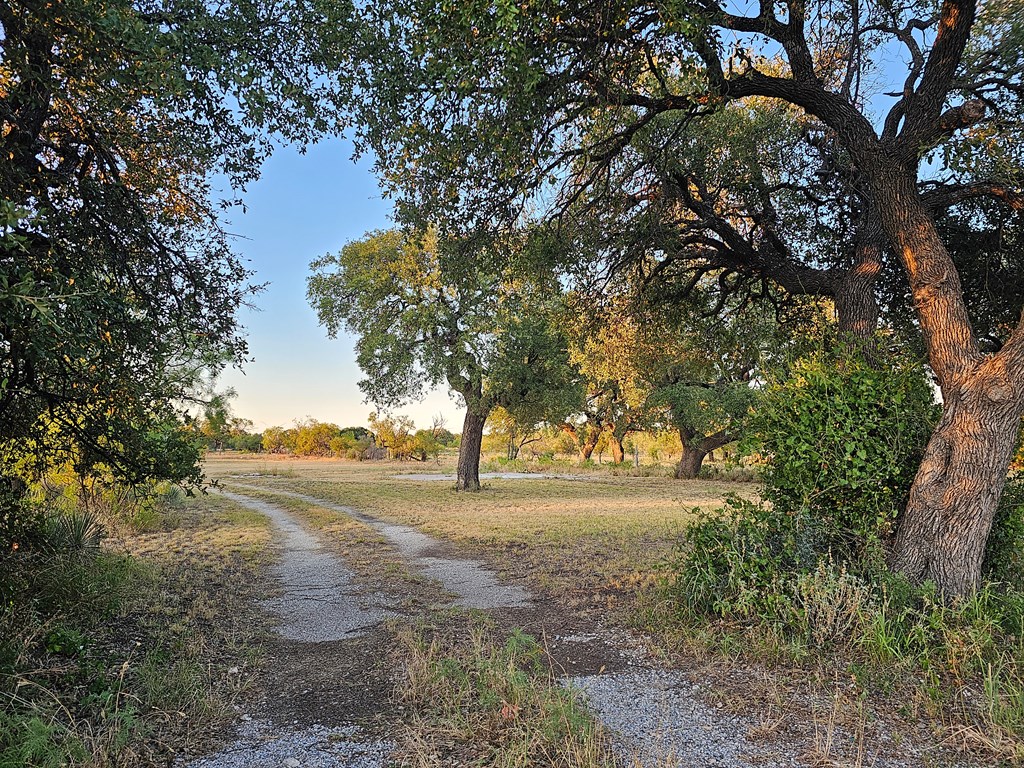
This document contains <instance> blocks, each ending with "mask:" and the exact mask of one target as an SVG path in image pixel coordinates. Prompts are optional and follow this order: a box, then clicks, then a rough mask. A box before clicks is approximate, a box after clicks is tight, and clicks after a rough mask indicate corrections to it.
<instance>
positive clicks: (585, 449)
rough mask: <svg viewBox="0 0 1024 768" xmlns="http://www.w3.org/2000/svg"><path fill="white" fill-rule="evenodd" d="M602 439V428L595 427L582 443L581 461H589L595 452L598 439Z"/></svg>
mask: <svg viewBox="0 0 1024 768" xmlns="http://www.w3.org/2000/svg"><path fill="white" fill-rule="evenodd" d="M600 439H601V430H599V429H595V430H594V431H593V432H592V433H591V434H589V435H587V439H586V440H585V441H584V442H583V443H582V444H581V445H580V461H587V460H588V459H589V458H590V457H591V456H593V454H594V448H596V447H597V441H598V440H600Z"/></svg>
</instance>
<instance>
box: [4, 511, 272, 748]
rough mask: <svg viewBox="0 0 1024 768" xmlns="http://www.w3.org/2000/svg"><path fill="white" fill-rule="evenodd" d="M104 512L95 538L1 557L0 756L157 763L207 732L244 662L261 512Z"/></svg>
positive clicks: (198, 742) (251, 638)
mask: <svg viewBox="0 0 1024 768" xmlns="http://www.w3.org/2000/svg"><path fill="white" fill-rule="evenodd" d="M107 511H108V513H111V514H108V515H107V516H106V517H105V518H104V519H103V523H104V525H105V528H106V529H107V532H108V536H107V537H106V539H105V540H104V541H103V543H102V546H101V547H100V548H99V549H98V550H94V549H90V548H87V549H85V550H80V551H74V550H69V551H64V552H60V553H53V552H41V551H32V552H30V551H24V552H23V553H22V554H23V556H21V557H19V556H18V552H15V553H12V556H10V557H8V558H7V560H6V561H5V566H6V569H7V570H6V571H5V574H4V579H3V583H4V589H5V595H4V597H5V604H4V606H3V608H2V609H0V637H2V641H0V766H3V768H8V767H10V768H14V766H18V768H21V767H22V766H27V765H31V766H39V767H40V768H49V767H50V766H53V767H54V768H56V767H57V766H89V767H91V766H141V765H151V764H166V763H167V762H168V761H169V760H171V759H173V756H174V755H175V754H179V753H182V752H191V751H194V750H197V749H199V748H201V747H202V746H203V744H204V743H206V742H209V741H210V740H211V739H214V738H215V737H216V733H217V730H218V726H220V725H221V724H223V723H224V722H226V721H227V718H229V717H230V715H231V714H232V709H231V704H232V702H234V701H235V700H236V699H237V697H238V696H239V694H240V693H241V692H242V691H243V690H244V689H245V688H246V686H247V685H248V684H249V682H250V680H251V677H252V673H253V671H254V669H255V667H256V665H257V664H258V661H259V643H260V638H261V636H262V633H263V631H264V630H263V627H262V625H261V622H260V620H259V618H258V614H257V613H256V612H255V606H254V604H253V599H254V597H255V596H256V586H255V585H256V583H257V580H256V574H257V571H258V569H259V568H260V566H261V563H262V562H263V559H264V556H265V547H266V545H267V542H268V541H269V532H268V527H267V523H266V520H265V519H264V518H263V517H262V516H259V515H256V514H253V513H251V512H249V511H247V510H245V509H242V508H240V507H238V506H236V505H234V504H232V503H230V502H228V501H226V500H224V499H222V498H216V497H212V496H210V497H200V498H196V499H185V498H181V497H178V496H177V495H172V496H170V497H168V498H165V499H164V500H163V501H161V502H158V503H157V504H156V505H152V506H150V505H147V506H146V507H145V508H144V509H142V510H140V509H133V510H130V513H127V514H121V512H123V510H117V509H113V510H107Z"/></svg>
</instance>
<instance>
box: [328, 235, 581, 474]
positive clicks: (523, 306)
mask: <svg viewBox="0 0 1024 768" xmlns="http://www.w3.org/2000/svg"><path fill="white" fill-rule="evenodd" d="M468 245H469V244H467V243H465V242H452V241H445V240H444V239H443V238H441V237H439V235H438V234H437V232H436V231H434V230H427V231H426V232H419V233H414V234H408V233H404V232H401V231H398V230H389V231H385V232H375V233H370V234H368V235H367V236H366V237H365V238H363V239H362V240H358V241H355V242H351V243H349V244H347V245H346V246H345V247H344V248H342V250H341V252H340V253H338V254H333V255H328V256H324V257H323V258H321V259H318V260H317V261H315V262H313V264H312V265H311V269H312V271H313V274H312V275H311V276H310V278H309V282H308V286H309V288H308V296H309V300H310V302H311V303H312V305H313V307H314V309H316V312H317V315H318V316H319V318H320V322H321V324H322V325H323V326H325V328H326V329H327V332H328V334H329V335H330V336H332V337H333V336H336V335H337V334H338V332H339V331H341V330H342V329H347V330H348V331H350V332H352V333H353V334H354V335H355V336H356V359H357V362H358V364H359V367H360V369H361V370H362V371H363V373H364V378H363V379H362V380H361V381H360V382H359V386H360V388H361V389H362V390H363V392H364V393H365V394H366V396H367V398H368V399H369V400H370V401H371V402H373V403H375V404H377V405H379V406H381V407H385V408H393V407H397V406H399V405H401V404H404V403H406V402H408V401H410V400H415V399H418V398H419V397H421V396H422V395H423V394H424V393H425V392H426V391H427V390H428V388H430V387H434V386H437V385H440V384H446V385H447V386H448V387H449V388H450V389H451V390H452V391H454V392H456V393H458V394H459V395H460V396H461V397H462V399H463V400H464V401H465V404H466V409H467V414H466V423H465V425H464V428H463V432H462V441H461V443H460V470H459V473H460V474H459V485H460V487H468V488H474V487H479V477H478V474H479V455H480V439H481V436H482V432H483V427H484V423H485V421H486V419H487V416H488V414H489V413H490V412H491V411H492V410H493V409H494V408H495V407H498V406H502V407H504V408H506V409H508V410H510V411H513V412H517V413H520V414H521V415H522V416H523V418H527V416H526V413H527V412H528V411H538V410H541V411H546V410H549V408H550V405H549V403H550V401H551V400H552V399H557V398H558V397H559V396H560V393H564V392H572V391H573V390H572V384H573V374H572V371H571V369H570V368H569V366H568V365H567V354H566V351H565V340H564V338H563V337H562V335H561V334H560V333H559V331H558V330H557V329H556V328H555V327H554V325H553V324H552V323H551V322H550V319H551V317H552V316H553V313H552V312H550V311H548V310H546V307H547V306H549V305H550V303H551V302H552V301H557V298H553V296H554V297H556V294H553V293H552V292H551V291H547V292H545V291H543V290H541V286H537V285H533V284H531V283H530V282H529V281H527V280H525V279H522V278H517V279H512V278H510V277H508V276H507V275H506V274H503V273H502V272H500V271H489V270H488V269H487V268H486V261H485V260H484V259H481V264H480V267H479V268H477V269H465V268H462V265H463V261H462V259H463V258H464V252H463V251H462V250H461V249H463V248H465V247H467V246H468ZM516 245H518V243H517V244H516ZM567 396H571V395H567Z"/></svg>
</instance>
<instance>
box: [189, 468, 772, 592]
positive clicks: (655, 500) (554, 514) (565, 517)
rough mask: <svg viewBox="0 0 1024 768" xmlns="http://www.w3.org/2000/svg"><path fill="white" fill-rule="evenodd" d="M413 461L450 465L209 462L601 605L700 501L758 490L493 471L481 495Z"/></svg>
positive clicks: (256, 483)
mask: <svg viewBox="0 0 1024 768" xmlns="http://www.w3.org/2000/svg"><path fill="white" fill-rule="evenodd" d="M412 469H417V470H420V471H423V472H429V473H436V472H443V471H445V469H446V467H444V466H442V467H438V466H436V465H432V464H428V465H424V466H415V467H414V466H412V465H409V464H398V463H372V464H371V463H358V462H346V461H338V460H329V459H322V460H317V459H277V458H274V457H260V456H255V457H239V456H217V455H214V456H211V457H210V458H209V459H208V460H207V463H206V470H207V472H208V474H209V476H210V477H211V478H214V479H218V480H220V481H222V482H224V483H226V484H231V485H233V486H234V485H235V484H244V485H245V486H247V487H249V488H253V487H258V488H262V489H265V490H268V491H272V490H273V489H275V488H280V489H285V490H291V491H298V492H301V493H304V494H307V495H310V496H314V497H316V498H321V499H325V500H328V501H332V502H335V503H339V504H343V505H347V506H351V507H354V508H356V509H358V510H361V511H365V512H368V513H370V514H373V515H375V516H377V517H380V518H382V519H385V520H390V521H394V522H399V523H405V524H409V525H415V526H417V527H419V528H421V529H422V530H423V531H425V532H426V533H429V534H431V535H434V536H437V537H439V538H442V539H448V540H451V541H455V542H457V543H459V544H460V545H462V546H463V547H464V548H467V549H470V550H474V551H476V552H477V553H478V554H479V555H481V556H485V557H488V558H490V559H491V560H492V561H493V562H495V564H496V565H497V566H498V567H499V569H500V570H502V571H504V572H505V573H507V574H508V575H512V576H518V577H522V578H525V579H527V580H529V581H530V582H531V585H532V586H533V587H534V588H535V589H542V590H547V591H549V592H552V593H554V594H557V595H558V596H559V597H561V598H563V599H566V600H568V601H569V602H571V603H574V604H575V605H576V606H577V607H593V608H598V609H601V610H602V611H607V610H609V609H615V608H617V607H619V606H620V605H621V604H622V602H623V599H625V600H626V601H627V602H631V599H632V597H633V596H634V595H635V594H636V592H637V591H638V590H639V589H640V588H641V587H643V586H645V585H647V584H649V583H650V582H651V580H652V578H653V577H654V574H655V572H656V570H657V568H658V565H659V564H660V562H661V561H662V560H663V559H664V558H665V556H666V555H668V554H669V553H670V552H671V550H672V547H673V546H674V544H675V542H676V541H677V540H678V538H679V533H680V531H681V530H682V529H683V528H684V527H685V526H686V525H687V524H688V523H689V521H690V520H692V519H693V510H694V508H702V509H713V508H715V507H717V506H719V505H720V504H721V503H722V500H723V498H724V497H725V496H726V495H728V494H730V493H737V494H740V495H743V496H745V497H748V498H749V497H753V496H755V495H756V487H755V486H754V485H753V484H750V483H747V484H743V483H734V482H713V481H700V480H691V481H680V480H674V479H670V478H665V477H614V476H603V475H599V474H593V473H592V474H590V475H588V476H586V478H581V479H571V480H567V479H539V480H533V479H529V480H488V481H485V487H484V489H483V490H482V491H481V492H479V493H457V492H455V491H454V490H453V489H452V485H451V483H448V482H446V481H417V480H414V479H411V478H402V479H398V478H396V477H395V475H397V474H399V473H409V472H410V470H412ZM412 476H414V475H412ZM238 487H241V485H239V486H238ZM283 498H284V497H279V499H283Z"/></svg>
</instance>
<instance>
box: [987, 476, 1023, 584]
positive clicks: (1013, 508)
mask: <svg viewBox="0 0 1024 768" xmlns="http://www.w3.org/2000/svg"><path fill="white" fill-rule="evenodd" d="M982 574H983V575H984V577H985V579H986V580H988V581H993V582H999V583H1003V584H1009V585H1012V586H1013V587H1015V588H1017V589H1020V590H1021V591H1024V477H1022V476H1020V475H1018V476H1016V477H1013V478H1011V479H1010V480H1008V481H1007V483H1006V485H1005V486H1004V488H1003V495H1002V496H1001V497H1000V499H999V506H998V508H997V509H996V514H995V519H994V520H993V521H992V532H991V533H990V534H989V537H988V542H987V543H986V545H985V561H984V563H983V564H982Z"/></svg>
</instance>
